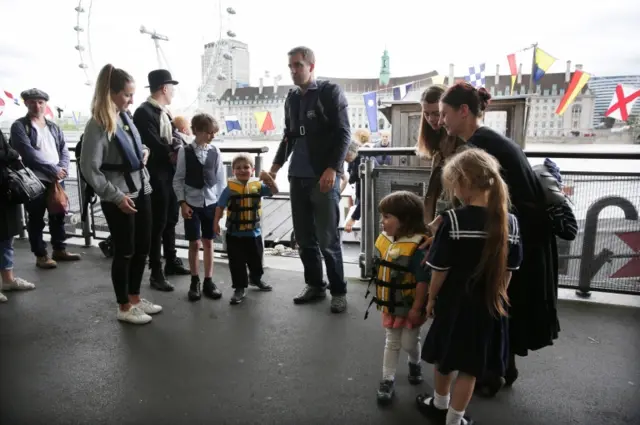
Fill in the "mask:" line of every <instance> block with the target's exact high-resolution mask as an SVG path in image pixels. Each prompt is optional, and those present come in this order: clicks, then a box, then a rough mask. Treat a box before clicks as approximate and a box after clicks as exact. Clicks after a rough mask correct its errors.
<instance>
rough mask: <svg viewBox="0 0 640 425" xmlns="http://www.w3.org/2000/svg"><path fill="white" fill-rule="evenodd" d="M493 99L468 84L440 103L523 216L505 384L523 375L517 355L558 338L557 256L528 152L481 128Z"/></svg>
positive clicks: (446, 120) (450, 128) (447, 121)
mask: <svg viewBox="0 0 640 425" xmlns="http://www.w3.org/2000/svg"><path fill="white" fill-rule="evenodd" d="M490 98H491V95H490V94H489V93H487V91H486V90H484V89H480V90H476V89H475V88H474V87H473V86H471V85H470V84H468V83H459V84H456V85H454V86H453V87H450V88H449V89H448V90H447V92H446V93H445V94H444V96H443V97H442V99H441V101H440V112H441V117H440V119H441V121H442V122H443V124H444V127H445V128H446V129H447V132H448V133H449V134H451V135H455V136H458V137H460V138H461V139H462V140H464V141H466V143H467V145H470V146H474V147H477V148H480V149H483V150H485V151H487V152H488V153H490V154H491V155H493V156H494V157H495V158H496V159H497V160H498V162H499V163H500V167H501V169H502V175H503V177H504V179H505V181H506V182H507V184H508V185H509V195H510V197H511V204H512V213H513V214H514V215H515V216H516V217H517V218H518V221H519V224H520V232H521V235H520V236H521V238H522V248H523V260H522V266H521V267H520V269H519V270H518V271H517V272H514V273H513V278H512V279H511V283H510V285H509V290H508V295H509V302H510V308H509V340H510V341H509V348H510V361H509V369H508V370H507V373H506V376H505V380H506V383H507V384H508V385H509V384H512V383H513V381H515V380H516V379H517V377H518V369H517V368H516V364H515V356H526V355H527V354H528V352H529V351H530V350H539V349H541V348H543V347H547V346H549V345H553V342H554V340H555V339H556V338H558V333H559V331H560V325H559V322H558V311H557V305H556V304H557V297H558V292H557V291H558V254H557V246H556V239H555V235H554V230H553V226H552V222H551V220H550V219H549V215H548V213H547V210H546V206H547V205H546V200H545V192H544V188H543V187H542V184H541V183H540V181H539V180H538V178H537V176H536V174H535V172H534V171H533V170H532V168H531V165H530V164H529V161H528V159H527V157H526V156H525V154H524V152H523V150H522V149H521V148H520V146H518V145H517V144H516V143H515V142H514V141H512V140H510V139H508V138H506V137H505V136H503V135H501V134H499V133H497V132H495V131H494V130H492V129H490V128H488V127H482V126H481V125H480V124H479V123H478V118H479V117H481V116H482V113H483V112H484V111H485V109H486V107H487V105H488V103H489V100H490Z"/></svg>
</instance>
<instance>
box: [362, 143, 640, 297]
mask: <svg viewBox="0 0 640 425" xmlns="http://www.w3.org/2000/svg"><path fill="white" fill-rule="evenodd" d="M605 148H606V145H605ZM526 153H527V156H528V157H529V158H551V159H552V160H554V161H556V162H558V161H559V160H562V159H581V160H585V159H589V160H593V159H597V160H602V159H606V160H627V165H628V162H629V160H633V161H634V163H633V164H632V166H631V167H630V171H620V170H619V168H618V167H616V166H615V164H614V163H612V164H613V165H612V166H611V168H612V169H611V171H609V170H605V171H575V170H570V169H563V170H562V177H563V180H564V182H565V185H566V189H567V190H568V191H569V195H570V199H572V201H573V204H574V205H573V208H574V213H575V215H576V218H577V220H578V225H579V228H580V230H579V234H578V236H577V238H576V239H575V240H574V241H571V242H567V241H564V240H560V239H558V251H559V269H560V270H559V271H560V286H562V287H567V288H575V289H576V290H577V291H576V292H577V293H578V294H579V295H580V296H585V297H586V296H589V292H590V291H592V290H593V291H601V292H614V293H624V294H634V295H640V221H638V210H639V209H640V161H638V160H640V150H638V151H636V152H625V153H620V152H615V151H604V152H603V151H598V152H596V151H592V152H564V151H563V152H558V151H547V152H545V151H533V152H526ZM360 154H361V155H362V156H363V157H365V158H366V159H365V160H364V161H363V163H361V165H360V175H361V178H362V185H361V202H362V205H361V210H362V223H361V226H362V229H363V231H362V240H361V249H360V251H361V252H360V258H359V260H360V261H359V262H360V268H361V276H362V277H363V278H365V277H369V276H370V275H371V270H372V255H373V249H374V242H375V239H376V238H377V237H378V234H379V233H380V226H379V224H378V223H379V217H378V212H377V205H378V203H379V202H380V200H381V199H382V198H383V197H384V196H386V195H387V194H389V193H391V192H393V191H396V190H409V191H412V192H414V193H416V194H418V195H419V196H420V197H424V196H425V194H426V190H427V184H428V181H429V176H430V174H431V170H430V168H429V167H409V166H405V165H403V164H409V163H410V162H412V161H409V160H408V158H410V157H412V156H414V155H415V151H414V149H413V148H363V149H361V150H360ZM382 154H385V155H392V156H395V157H398V158H397V159H394V161H393V162H394V164H400V165H392V166H386V165H385V166H376V162H375V161H374V159H373V157H375V156H378V155H382ZM635 161H638V162H637V164H636V162H635ZM413 162H415V161H413ZM608 207H614V208H608Z"/></svg>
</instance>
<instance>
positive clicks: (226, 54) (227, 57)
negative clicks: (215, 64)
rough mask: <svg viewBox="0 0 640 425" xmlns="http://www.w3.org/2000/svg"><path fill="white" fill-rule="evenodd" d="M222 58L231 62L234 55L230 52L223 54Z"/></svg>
mask: <svg viewBox="0 0 640 425" xmlns="http://www.w3.org/2000/svg"><path fill="white" fill-rule="evenodd" d="M222 57H223V58H225V59H226V60H229V61H230V60H231V59H233V55H232V54H231V53H229V52H224V53H223V54H222Z"/></svg>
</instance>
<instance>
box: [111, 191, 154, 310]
mask: <svg viewBox="0 0 640 425" xmlns="http://www.w3.org/2000/svg"><path fill="white" fill-rule="evenodd" d="M134 202H135V204H136V209H137V210H138V212H137V213H135V214H125V213H123V212H122V211H121V210H120V208H118V206H117V205H116V204H114V203H112V202H102V203H101V205H102V211H103V212H104V217H105V218H106V219H107V224H108V225H109V232H111V240H112V244H113V245H112V246H113V263H111V280H112V281H113V289H114V291H115V292H116V300H117V301H118V304H127V303H128V302H129V295H139V294H140V285H141V284H142V275H143V274H144V267H145V263H146V260H147V255H148V254H149V245H150V242H151V201H150V199H149V195H141V196H139V197H138V198H137V199H134Z"/></svg>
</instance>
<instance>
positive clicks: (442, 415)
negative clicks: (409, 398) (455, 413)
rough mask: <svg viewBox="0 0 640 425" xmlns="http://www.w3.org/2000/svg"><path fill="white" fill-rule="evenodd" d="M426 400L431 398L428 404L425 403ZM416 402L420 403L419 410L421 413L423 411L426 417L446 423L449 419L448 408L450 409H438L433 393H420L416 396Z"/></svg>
mask: <svg viewBox="0 0 640 425" xmlns="http://www.w3.org/2000/svg"><path fill="white" fill-rule="evenodd" d="M426 400H429V403H428V404H427V403H425V401H426ZM416 404H417V405H418V410H419V411H420V413H422V414H423V415H425V416H426V417H428V418H431V419H433V420H434V421H436V422H441V423H444V422H445V421H446V420H447V410H449V409H438V408H437V407H436V406H434V404H433V394H429V393H424V394H418V395H417V396H416Z"/></svg>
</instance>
